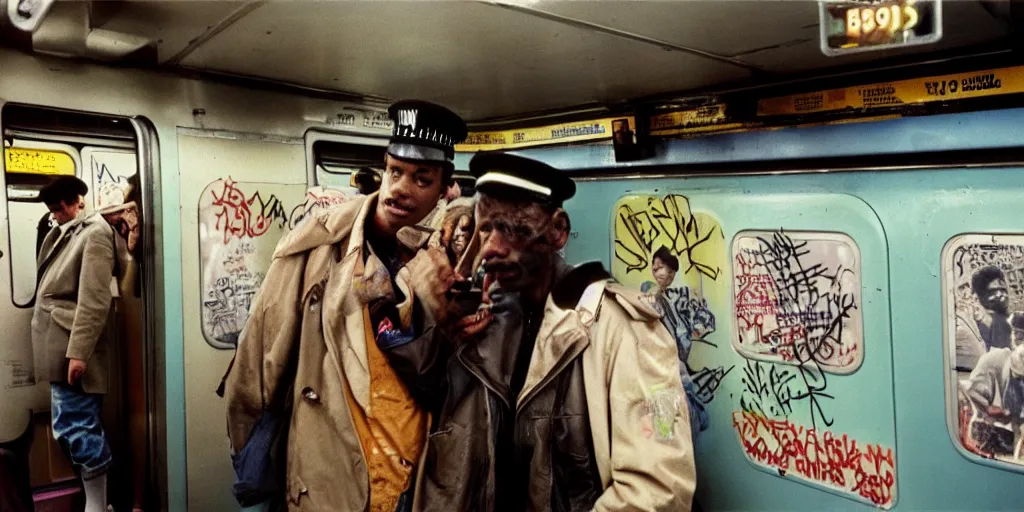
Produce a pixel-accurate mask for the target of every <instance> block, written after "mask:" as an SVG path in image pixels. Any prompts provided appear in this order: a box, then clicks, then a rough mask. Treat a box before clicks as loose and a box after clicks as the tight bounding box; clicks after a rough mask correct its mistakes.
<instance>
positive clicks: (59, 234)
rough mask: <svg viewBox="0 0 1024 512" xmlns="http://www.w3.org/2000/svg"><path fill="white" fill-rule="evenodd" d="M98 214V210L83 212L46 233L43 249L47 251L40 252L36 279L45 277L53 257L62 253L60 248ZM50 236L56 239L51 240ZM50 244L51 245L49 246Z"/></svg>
mask: <svg viewBox="0 0 1024 512" xmlns="http://www.w3.org/2000/svg"><path fill="white" fill-rule="evenodd" d="M95 216H96V212H89V213H82V214H80V215H79V216H78V217H76V218H75V219H74V220H72V221H70V222H68V223H67V224H65V225H63V226H57V227H55V228H53V229H51V230H50V233H48V234H47V235H46V238H45V239H44V240H43V246H42V247H41V249H44V250H46V253H45V254H44V253H43V252H40V258H39V260H38V261H37V264H36V268H37V272H36V281H37V282H38V281H40V280H42V278H43V272H44V271H45V270H46V268H47V267H48V266H49V265H50V263H52V262H53V259H54V258H55V257H56V256H57V254H59V253H60V250H61V249H62V248H63V247H64V246H65V245H67V243H68V241H70V240H71V239H72V238H73V237H74V236H75V235H76V234H77V233H78V231H79V230H81V228H82V226H84V225H85V224H86V223H88V222H90V221H92V220H93V218H94V217H95ZM50 237H53V238H54V240H53V241H52V242H50V240H49V239H50ZM48 245H49V247H47V246H48Z"/></svg>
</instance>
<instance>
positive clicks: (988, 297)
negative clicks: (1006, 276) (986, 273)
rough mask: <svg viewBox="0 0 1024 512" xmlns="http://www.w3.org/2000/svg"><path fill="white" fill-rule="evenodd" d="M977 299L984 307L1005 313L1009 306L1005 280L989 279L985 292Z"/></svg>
mask: <svg viewBox="0 0 1024 512" xmlns="http://www.w3.org/2000/svg"><path fill="white" fill-rule="evenodd" d="M978 299H979V302H981V305H982V306H984V307H985V309H988V310H991V311H995V312H997V313H1005V312H1006V311H1007V310H1008V309H1009V306H1010V296H1009V294H1007V293H1006V281H1005V280H1003V279H993V280H992V281H989V283H988V286H986V287H985V292H984V293H983V294H982V296H981V297H978Z"/></svg>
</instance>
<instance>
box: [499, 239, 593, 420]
mask: <svg viewBox="0 0 1024 512" xmlns="http://www.w3.org/2000/svg"><path fill="white" fill-rule="evenodd" d="M609 278H610V276H609V274H608V272H607V271H605V269H604V267H603V266H602V265H601V263H599V262H591V263H584V264H581V265H579V266H577V267H575V268H573V267H570V266H569V265H567V264H566V263H565V261H563V260H562V259H561V258H558V259H557V261H556V262H555V279H556V280H555V286H554V287H553V288H552V290H551V293H550V294H549V295H548V297H547V300H546V301H545V304H544V319H543V321H542V322H541V325H540V330H539V331H538V332H537V342H536V344H535V345H534V349H533V356H532V358H531V359H530V368H529V370H528V371H527V373H526V382H525V383H524V384H523V390H522V391H521V392H520V394H519V400H518V404H517V407H521V406H522V405H524V404H525V403H526V401H527V400H528V399H529V397H530V395H531V394H532V393H533V392H534V391H535V390H536V389H538V388H539V387H540V386H541V385H543V384H544V383H545V381H547V380H548V379H549V378H551V377H553V376H554V374H555V373H557V372H558V371H559V370H561V369H562V368H564V366H565V365H566V364H568V363H569V362H570V361H572V360H573V359H574V358H575V357H576V356H578V355H579V354H580V353H581V352H583V350H584V349H586V348H587V346H589V345H590V333H589V329H590V326H591V325H592V324H593V322H594V319H595V318H596V317H597V312H598V307H599V306H600V302H601V297H602V296H603V295H604V286H605V284H606V283H607V282H608V279H609Z"/></svg>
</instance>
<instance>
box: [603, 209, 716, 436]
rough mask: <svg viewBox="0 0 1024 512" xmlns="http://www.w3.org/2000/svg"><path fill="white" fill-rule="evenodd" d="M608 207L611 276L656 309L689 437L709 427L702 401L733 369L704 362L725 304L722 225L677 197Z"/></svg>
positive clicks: (709, 356) (705, 402) (710, 396)
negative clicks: (672, 357)
mask: <svg viewBox="0 0 1024 512" xmlns="http://www.w3.org/2000/svg"><path fill="white" fill-rule="evenodd" d="M614 208H615V209H614V215H615V218H614V223H613V227H612V229H613V232H612V243H613V251H614V252H613V254H614V256H615V257H614V259H613V260H612V275H613V276H614V277H615V279H616V280H617V281H618V282H620V283H622V284H624V285H626V286H629V287H631V288H634V289H636V290H637V293H638V294H641V296H642V299H643V300H645V301H647V302H648V303H649V304H651V305H652V306H653V307H654V308H655V309H657V310H658V311H659V312H660V313H661V314H662V322H663V323H664V324H665V326H666V327H667V328H668V330H669V332H670V333H671V334H672V335H673V337H674V338H675V340H676V348H677V350H678V354H679V359H680V370H681V373H682V374H681V376H680V377H681V379H682V381H683V387H684V389H685V390H686V395H687V396H686V398H687V402H688V405H689V407H690V420H691V429H692V431H693V434H694V435H695V436H696V435H697V434H698V433H699V432H700V431H702V430H705V429H707V428H708V426H709V418H708V413H707V411H706V406H707V405H708V404H709V403H711V401H712V400H713V399H714V398H715V392H716V391H717V389H718V387H719V385H720V384H721V382H722V380H723V379H724V378H725V376H726V375H727V374H728V373H729V372H730V371H731V370H732V367H731V366H730V367H728V368H724V367H722V366H716V365H714V364H712V363H711V361H713V360H714V359H716V358H715V357H713V356H714V351H716V350H719V349H720V342H719V337H721V336H724V335H725V332H724V330H723V331H721V332H716V323H717V320H716V318H717V317H718V316H719V315H721V314H723V313H724V312H725V311H728V304H729V302H728V300H729V297H728V293H729V284H728V278H727V277H726V271H727V270H728V269H727V268H726V264H727V263H726V256H725V239H724V235H723V234H722V226H721V224H720V223H719V221H718V219H716V218H715V217H714V216H713V215H711V214H710V213H705V212H694V211H691V209H690V202H689V199H687V198H686V197H685V196H683V195H679V194H667V195H663V196H655V195H629V196H625V197H623V198H621V199H620V200H619V201H618V202H617V203H616V204H615V207H614Z"/></svg>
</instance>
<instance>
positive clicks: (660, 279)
mask: <svg viewBox="0 0 1024 512" xmlns="http://www.w3.org/2000/svg"><path fill="white" fill-rule="evenodd" d="M651 267H652V268H651V269H652V272H653V273H654V281H655V282H657V283H658V286H660V287H661V289H663V290H664V289H665V288H668V287H669V286H671V285H672V281H673V280H674V279H675V278H676V271H675V270H672V267H670V266H668V265H667V264H665V262H664V261H661V259H659V258H654V263H653V265H651Z"/></svg>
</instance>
